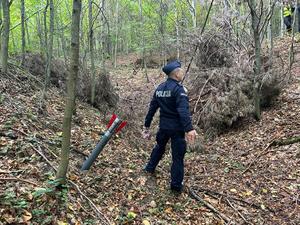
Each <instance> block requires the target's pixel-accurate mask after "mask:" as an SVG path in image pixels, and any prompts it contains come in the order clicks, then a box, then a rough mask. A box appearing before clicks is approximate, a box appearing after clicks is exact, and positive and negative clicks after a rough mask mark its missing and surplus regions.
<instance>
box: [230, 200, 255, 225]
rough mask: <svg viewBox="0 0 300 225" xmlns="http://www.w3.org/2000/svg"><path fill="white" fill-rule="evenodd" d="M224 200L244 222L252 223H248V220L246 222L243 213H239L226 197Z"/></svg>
mask: <svg viewBox="0 0 300 225" xmlns="http://www.w3.org/2000/svg"><path fill="white" fill-rule="evenodd" d="M226 201H227V203H228V205H229V206H230V207H231V208H232V209H233V210H234V211H235V212H236V213H237V214H238V215H239V216H240V217H241V218H242V219H243V220H244V222H245V223H246V224H252V223H250V222H248V221H247V220H246V219H245V217H244V216H243V214H242V213H240V212H239V210H237V209H236V208H235V207H234V206H233V204H232V203H231V202H230V201H229V200H228V199H226Z"/></svg>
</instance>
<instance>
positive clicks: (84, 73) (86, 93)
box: [16, 53, 119, 110]
mask: <svg viewBox="0 0 300 225" xmlns="http://www.w3.org/2000/svg"><path fill="white" fill-rule="evenodd" d="M16 58H17V59H18V60H21V58H22V57H21V56H17V57H16ZM45 66H46V60H45V57H44V56H43V55H42V54H38V53H26V55H25V61H24V64H23V67H25V68H26V69H28V70H29V72H30V73H31V74H32V75H34V76H36V77H38V78H39V79H40V80H43V79H45ZM96 73H97V74H96V76H95V77H96V78H95V79H96V80H95V83H96V87H95V91H96V93H95V103H94V106H95V107H96V108H98V109H101V110H102V109H104V110H105V108H107V107H114V106H116V104H117V102H118V100H119V96H118V95H117V94H116V92H115V91H114V88H113V86H112V84H111V80H110V77H109V73H108V72H107V71H100V72H99V71H98V72H96ZM67 76H68V66H66V65H65V63H64V62H63V61H62V60H60V59H53V60H52V63H51V75H50V84H51V85H52V86H55V87H58V88H60V89H62V90H66V78H67ZM91 83H92V81H91V74H90V71H89V70H86V69H83V68H80V72H79V75H78V82H77V96H78V97H79V98H80V99H81V100H83V101H85V102H88V103H90V99H91Z"/></svg>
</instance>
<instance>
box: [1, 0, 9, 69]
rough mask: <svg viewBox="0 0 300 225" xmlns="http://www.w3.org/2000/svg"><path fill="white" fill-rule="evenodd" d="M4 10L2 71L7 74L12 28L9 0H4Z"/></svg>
mask: <svg viewBox="0 0 300 225" xmlns="http://www.w3.org/2000/svg"><path fill="white" fill-rule="evenodd" d="M2 9H3V32H2V43H1V66H2V71H3V72H4V73H6V72H7V61H8V43H9V26H10V15H9V1H8V0H2Z"/></svg>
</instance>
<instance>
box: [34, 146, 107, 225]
mask: <svg viewBox="0 0 300 225" xmlns="http://www.w3.org/2000/svg"><path fill="white" fill-rule="evenodd" d="M31 146H32V148H33V149H34V150H35V151H36V152H37V153H39V155H41V156H42V158H43V159H44V160H45V161H46V162H47V163H48V164H49V165H50V166H51V167H52V169H53V170H54V171H55V172H56V171H57V169H56V168H55V167H54V166H53V165H52V163H51V162H50V161H49V160H48V159H47V157H46V156H45V155H44V154H43V153H42V152H41V151H40V150H41V148H40V147H39V150H38V149H36V148H35V147H34V146H33V145H31ZM68 182H69V183H71V184H72V185H73V186H75V188H76V190H77V191H78V192H79V194H80V195H81V196H83V197H84V198H85V199H86V200H87V201H88V202H89V204H90V205H91V207H92V208H93V209H94V210H95V211H96V213H97V215H98V218H99V219H100V220H101V221H102V222H103V224H105V225H109V224H110V223H109V220H108V219H107V218H106V217H105V216H104V215H103V214H102V213H101V212H100V210H99V209H98V208H97V206H96V205H95V204H94V203H93V201H92V200H91V199H90V198H89V197H87V196H86V195H85V194H84V193H83V192H82V191H81V189H80V188H79V186H78V185H77V184H75V183H74V182H73V181H71V180H68ZM103 218H104V219H103Z"/></svg>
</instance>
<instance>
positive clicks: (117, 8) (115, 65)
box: [114, 0, 119, 68]
mask: <svg viewBox="0 0 300 225" xmlns="http://www.w3.org/2000/svg"><path fill="white" fill-rule="evenodd" d="M118 18H119V1H118V0H117V3H116V39H115V49H114V50H115V54H114V68H116V67H117V54H118V28H119V26H118V23H119V19H118Z"/></svg>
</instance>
